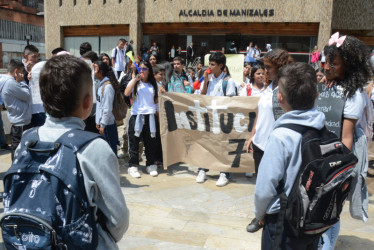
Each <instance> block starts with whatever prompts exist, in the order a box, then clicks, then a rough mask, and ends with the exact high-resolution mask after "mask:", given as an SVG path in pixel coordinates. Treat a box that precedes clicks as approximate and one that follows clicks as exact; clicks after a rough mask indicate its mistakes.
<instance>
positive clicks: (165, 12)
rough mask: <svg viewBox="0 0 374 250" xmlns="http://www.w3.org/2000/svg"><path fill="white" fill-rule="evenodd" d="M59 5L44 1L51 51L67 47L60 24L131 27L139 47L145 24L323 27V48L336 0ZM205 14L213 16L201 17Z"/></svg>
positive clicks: (97, 0) (110, 0) (127, 0)
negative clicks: (232, 23)
mask: <svg viewBox="0 0 374 250" xmlns="http://www.w3.org/2000/svg"><path fill="white" fill-rule="evenodd" d="M59 2H60V1H45V6H44V7H45V28H46V50H47V51H50V50H52V49H53V48H56V47H59V46H61V45H63V40H64V39H63V34H62V31H61V30H62V29H61V27H62V26H75V25H83V26H84V25H101V24H129V25H130V34H129V35H130V38H131V39H133V40H134V42H135V48H139V45H140V43H141V40H142V27H141V24H142V23H173V22H177V23H181V22H182V23H188V22H261V23H264V22H267V23H272V22H274V23H277V22H290V23H292V22H311V23H320V29H319V34H318V45H319V47H323V45H324V44H325V43H326V42H327V41H328V38H329V36H330V33H331V20H332V4H333V0H313V1H294V0H262V1H256V0H231V1H226V0H205V1H197V0H139V1H137V0H123V1H121V3H119V1H118V0H107V1H106V4H103V1H101V0H92V1H91V4H90V5H88V1H84V0H78V1H76V5H75V6H74V5H73V2H74V1H61V2H62V5H61V6H59ZM190 10H191V12H190V13H191V14H193V13H194V12H195V11H198V12H196V15H198V13H200V16H189V15H188V13H189V11H190ZM203 10H205V11H206V13H209V14H207V15H205V16H202V15H201V14H202V12H203ZM225 10H226V11H227V12H226V15H225ZM265 10H266V11H265ZM181 11H182V12H181ZM220 11H221V15H219V13H220ZM184 13H186V15H187V16H185V15H184ZM243 13H246V14H244V15H243ZM265 13H266V15H265ZM271 13H273V14H271ZM261 15H262V16H261ZM165 32H167V31H165ZM181 33H183V30H181Z"/></svg>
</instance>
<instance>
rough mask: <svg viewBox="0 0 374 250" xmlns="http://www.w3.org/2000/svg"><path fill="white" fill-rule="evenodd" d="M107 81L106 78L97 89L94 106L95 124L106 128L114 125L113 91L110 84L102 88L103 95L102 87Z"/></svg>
mask: <svg viewBox="0 0 374 250" xmlns="http://www.w3.org/2000/svg"><path fill="white" fill-rule="evenodd" d="M107 81H109V78H108V77H104V79H103V80H102V81H101V82H100V84H99V89H98V90H97V105H96V117H95V119H96V124H98V125H100V127H106V126H107V125H112V124H114V123H115V121H116V120H115V118H114V115H113V99H114V92H115V91H114V89H113V86H112V84H110V83H109V84H106V85H105V88H104V95H103V85H104V83H105V82H107Z"/></svg>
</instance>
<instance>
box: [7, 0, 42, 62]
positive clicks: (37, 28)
mask: <svg viewBox="0 0 374 250" xmlns="http://www.w3.org/2000/svg"><path fill="white" fill-rule="evenodd" d="M43 6H44V4H43V0H12V1H10V0H0V68H6V67H7V64H8V62H9V60H10V59H12V58H18V59H22V57H23V50H24V47H25V46H26V45H27V43H31V44H33V45H35V46H36V47H38V49H39V51H40V55H41V57H42V58H44V57H45V44H44V32H45V31H44V17H43Z"/></svg>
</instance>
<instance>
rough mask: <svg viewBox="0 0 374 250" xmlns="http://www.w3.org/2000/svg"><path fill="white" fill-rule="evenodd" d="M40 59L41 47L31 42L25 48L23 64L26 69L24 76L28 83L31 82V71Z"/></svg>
mask: <svg viewBox="0 0 374 250" xmlns="http://www.w3.org/2000/svg"><path fill="white" fill-rule="evenodd" d="M38 59H39V49H38V48H37V47H36V46H34V45H32V44H29V45H27V46H25V48H24V49H23V60H22V62H23V64H24V65H25V69H24V71H23V78H24V80H25V82H26V83H27V84H29V79H30V76H29V73H31V69H32V67H34V65H35V64H36V63H37V62H38Z"/></svg>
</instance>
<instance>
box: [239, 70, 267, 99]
mask: <svg viewBox="0 0 374 250" xmlns="http://www.w3.org/2000/svg"><path fill="white" fill-rule="evenodd" d="M249 73H250V74H249V78H247V79H248V81H247V82H243V83H242V85H241V87H242V88H241V90H240V91H238V92H239V96H257V95H262V94H263V92H264V89H265V67H264V66H263V65H261V64H258V65H255V66H253V67H252V68H251V70H250V72H249Z"/></svg>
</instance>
